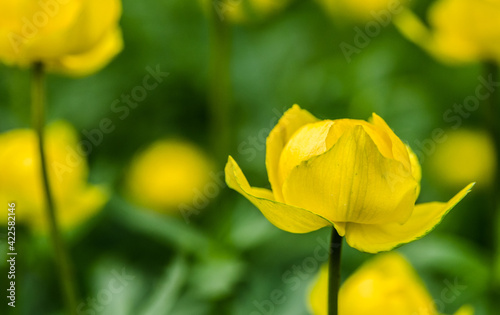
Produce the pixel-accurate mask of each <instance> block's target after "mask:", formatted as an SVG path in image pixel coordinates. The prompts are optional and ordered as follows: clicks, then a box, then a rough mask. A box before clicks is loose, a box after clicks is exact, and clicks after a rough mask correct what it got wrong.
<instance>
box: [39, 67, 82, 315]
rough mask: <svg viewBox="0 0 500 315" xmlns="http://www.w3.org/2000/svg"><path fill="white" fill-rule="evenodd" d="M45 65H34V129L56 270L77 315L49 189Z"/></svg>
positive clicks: (67, 303) (68, 300) (70, 304)
mask: <svg viewBox="0 0 500 315" xmlns="http://www.w3.org/2000/svg"><path fill="white" fill-rule="evenodd" d="M44 81H45V80H44V70H43V64H42V63H40V62H37V63H35V64H34V65H33V72H32V85H31V106H32V108H31V111H32V115H33V116H32V119H33V127H34V129H35V132H36V133H37V136H38V149H39V154H40V162H41V171H42V179H43V193H44V196H45V203H46V204H45V208H46V211H47V213H46V214H47V218H48V223H49V229H50V236H51V239H52V243H53V246H54V251H55V256H56V257H55V258H56V264H57V269H58V272H59V280H60V285H61V288H62V291H63V294H64V299H65V302H66V306H67V308H68V314H76V291H75V288H74V281H73V276H72V273H71V268H70V264H69V259H68V255H67V252H66V249H65V247H64V244H63V241H62V238H61V233H60V231H59V227H58V225H57V220H56V214H55V207H54V199H53V197H52V193H51V189H50V181H49V176H48V165H47V158H46V155H45V146H44V127H45V126H44V125H45V109H44V101H45V84H44Z"/></svg>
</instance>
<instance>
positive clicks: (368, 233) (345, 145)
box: [226, 105, 473, 253]
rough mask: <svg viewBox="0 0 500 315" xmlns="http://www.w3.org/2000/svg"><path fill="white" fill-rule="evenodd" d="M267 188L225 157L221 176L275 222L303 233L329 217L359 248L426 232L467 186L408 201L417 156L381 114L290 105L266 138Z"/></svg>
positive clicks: (414, 191)
mask: <svg viewBox="0 0 500 315" xmlns="http://www.w3.org/2000/svg"><path fill="white" fill-rule="evenodd" d="M266 145H267V152H266V167H267V173H268V177H269V182H270V183H271V187H272V191H271V190H268V189H263V188H254V187H251V186H250V185H249V184H248V181H247V180H246V178H245V176H244V175H243V173H242V171H241V169H240V168H239V166H238V165H237V164H236V162H235V161H234V160H233V158H232V157H229V161H228V163H227V165H226V182H227V184H228V186H229V187H231V188H233V189H234V190H236V191H238V192H239V193H240V194H242V195H243V196H245V197H246V198H247V199H248V200H250V201H251V202H252V203H253V204H254V205H255V206H256V207H257V208H259V209H260V211H261V212H262V213H263V214H264V216H266V218H267V219H268V220H269V221H270V222H271V223H273V224H274V225H275V226H277V227H278V228H280V229H283V230H285V231H288V232H293V233H307V232H310V231H314V230H317V229H319V228H322V227H324V226H329V225H333V226H334V227H335V229H336V230H337V232H338V233H339V235H341V236H344V235H345V237H346V240H347V243H348V244H349V245H350V246H352V247H354V248H356V249H358V250H361V251H365V252H370V253H376V252H379V251H386V250H390V249H392V248H394V247H395V246H397V245H399V244H403V243H407V242H410V241H413V240H415V239H417V238H419V237H421V236H423V235H425V234H427V233H428V232H429V231H430V230H432V228H434V226H435V225H437V224H438V223H439V222H440V221H441V219H442V217H443V216H444V215H445V214H446V213H447V212H448V211H449V210H450V209H451V208H453V206H455V205H456V204H457V203H458V202H459V201H460V200H461V199H462V198H463V197H464V196H465V195H466V194H467V193H468V192H469V191H470V189H471V187H472V185H473V184H470V185H468V186H467V187H465V188H464V189H463V190H462V191H460V192H459V193H458V194H457V195H456V196H455V197H453V198H452V199H451V200H450V201H448V202H431V203H425V204H419V205H415V201H416V199H417V196H418V194H419V191H420V178H421V171H420V165H419V163H418V160H417V157H416V156H415V154H414V153H413V152H412V151H411V149H410V148H409V147H407V146H405V145H404V144H403V142H401V140H400V139H399V138H398V137H397V136H396V135H395V134H394V132H393V131H392V130H391V129H390V128H389V126H387V124H386V123H385V121H384V120H383V119H382V118H380V117H379V116H377V115H376V114H373V116H372V120H371V122H366V121H362V120H353V119H339V120H322V121H319V120H318V119H317V118H315V117H314V116H313V115H311V114H310V113H309V112H307V111H305V110H303V109H301V108H300V107H298V106H297V105H295V106H294V107H292V108H291V109H290V110H288V111H287V112H286V113H285V114H284V115H283V117H282V118H281V119H280V121H279V122H278V124H277V125H276V126H275V127H274V129H273V130H272V131H271V133H270V134H269V137H268V138H267V144H266Z"/></svg>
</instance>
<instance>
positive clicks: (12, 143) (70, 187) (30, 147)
mask: <svg viewBox="0 0 500 315" xmlns="http://www.w3.org/2000/svg"><path fill="white" fill-rule="evenodd" d="M45 150H46V152H47V165H48V174H49V180H50V184H51V188H52V193H53V197H54V202H55V208H56V215H57V220H58V223H59V224H60V226H61V227H62V228H63V229H65V230H70V229H72V228H74V227H76V226H78V225H79V224H81V223H83V222H84V221H86V220H88V219H89V218H91V217H92V216H94V215H95V214H96V213H97V212H98V211H99V209H101V208H102V206H103V205H104V204H105V203H106V201H107V199H108V196H107V193H106V191H105V189H103V188H102V187H99V186H92V185H89V184H88V183H87V176H88V168H87V164H86V161H85V159H84V157H83V156H82V155H80V154H79V153H78V152H79V147H78V138H77V134H76V131H75V130H74V129H73V128H72V127H71V126H70V125H69V124H67V123H64V122H57V123H54V124H52V125H51V126H49V127H47V130H46V141H45ZM40 167H41V163H40V155H39V153H38V141H37V136H36V134H35V132H34V131H33V130H30V129H15V130H11V131H8V132H5V133H3V134H0V170H1V171H2V180H1V181H0V203H2V204H7V203H10V202H15V203H16V208H17V211H16V221H17V222H18V223H20V222H22V223H25V224H27V225H29V226H30V227H31V228H32V229H33V230H34V231H36V232H41V233H45V232H47V229H48V221H47V217H46V211H45V197H44V193H43V186H42V172H41V168H40Z"/></svg>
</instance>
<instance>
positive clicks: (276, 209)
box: [225, 156, 344, 235]
mask: <svg viewBox="0 0 500 315" xmlns="http://www.w3.org/2000/svg"><path fill="white" fill-rule="evenodd" d="M225 172H226V183H227V185H228V186H229V187H230V188H232V189H234V190H236V191H237V192H239V193H240V194H242V195H243V196H245V198H247V199H248V200H249V201H250V202H251V203H253V204H254V205H255V206H256V207H257V208H259V210H260V211H261V212H262V214H263V215H264V216H265V217H266V218H267V219H268V220H269V221H270V222H271V223H272V224H274V225H275V226H276V227H278V228H280V229H282V230H285V231H287V232H292V233H307V232H311V231H315V230H318V229H320V228H322V227H324V226H328V225H332V223H331V222H329V221H328V220H327V219H325V218H323V217H321V216H319V215H316V214H314V213H312V212H310V211H308V210H305V209H300V208H297V207H293V206H289V205H286V204H283V203H281V202H278V201H275V200H273V199H270V198H272V197H273V196H272V192H271V191H269V190H267V189H262V188H254V187H251V186H250V185H249V184H248V181H247V180H246V178H245V175H243V172H242V171H241V169H240V168H239V166H238V164H236V162H235V161H234V159H233V158H232V157H231V156H230V157H229V159H228V161H227V164H226V169H225ZM335 227H336V228H337V231H339V229H340V231H339V234H340V233H341V232H342V235H343V234H344V233H343V232H344V230H343V225H342V224H340V225H336V226H335Z"/></svg>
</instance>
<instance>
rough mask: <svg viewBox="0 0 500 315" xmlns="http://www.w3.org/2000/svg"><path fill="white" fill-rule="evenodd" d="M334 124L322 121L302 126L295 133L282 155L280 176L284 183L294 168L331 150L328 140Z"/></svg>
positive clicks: (329, 121)
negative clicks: (327, 143)
mask: <svg viewBox="0 0 500 315" xmlns="http://www.w3.org/2000/svg"><path fill="white" fill-rule="evenodd" d="M333 124H334V122H333V121H331V120H322V121H318V122H315V123H311V124H307V125H305V126H302V128H300V129H299V130H297V131H296V132H295V134H294V135H293V137H292V138H291V139H290V140H289V141H288V143H287V144H286V146H285V148H284V149H283V152H282V153H281V157H280V163H279V171H280V172H279V174H280V179H281V182H282V183H284V182H285V180H286V178H287V177H288V175H289V174H290V171H291V170H292V169H293V168H294V167H296V166H298V165H299V164H300V163H302V162H303V161H305V160H308V159H310V158H311V157H313V156H317V155H320V154H322V153H324V152H326V150H327V149H329V147H327V145H326V138H327V137H328V134H329V132H330V127H331V126H332V125H333ZM330 147H331V146H330Z"/></svg>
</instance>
